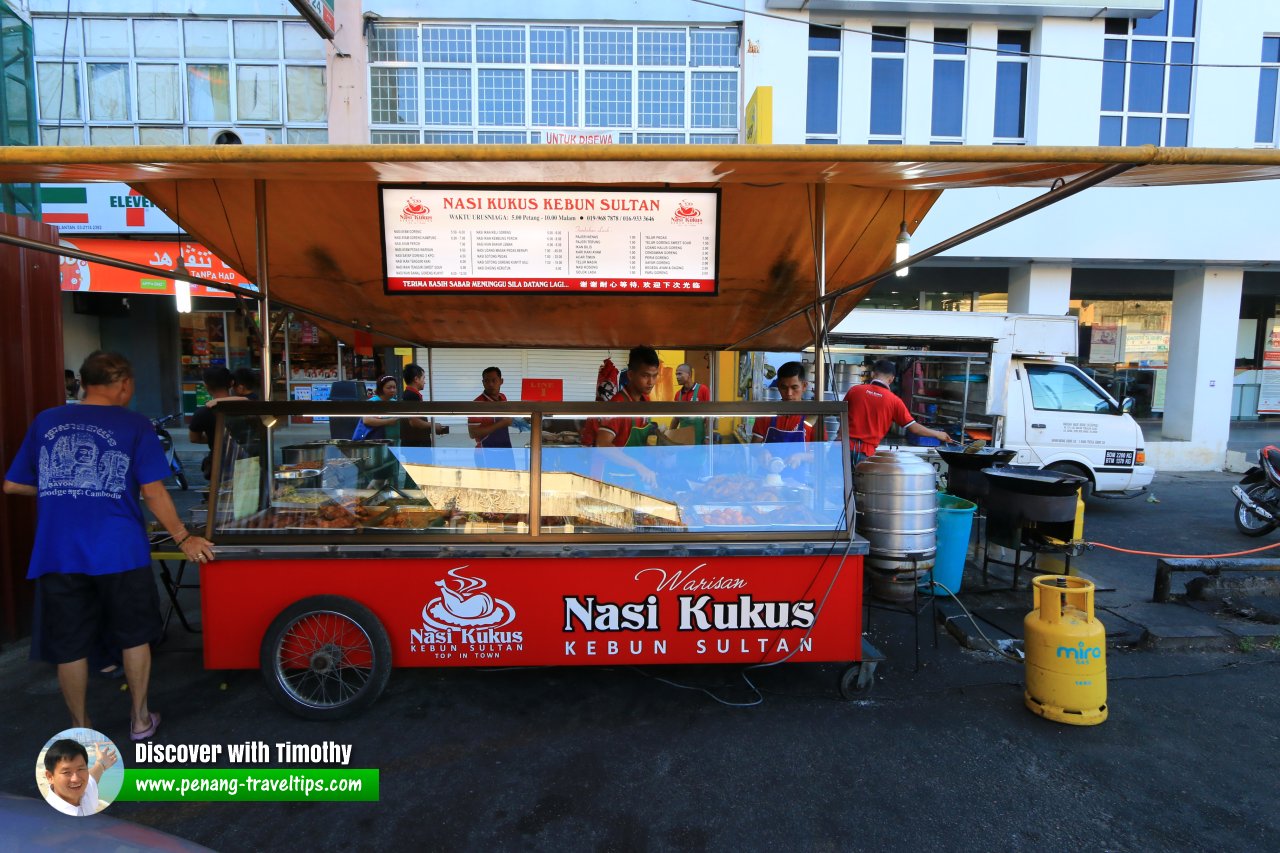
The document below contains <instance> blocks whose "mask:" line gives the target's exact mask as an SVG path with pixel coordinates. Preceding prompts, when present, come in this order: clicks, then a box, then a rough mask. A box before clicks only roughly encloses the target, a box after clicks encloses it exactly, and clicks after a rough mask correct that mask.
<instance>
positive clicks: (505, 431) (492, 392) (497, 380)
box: [467, 367, 512, 448]
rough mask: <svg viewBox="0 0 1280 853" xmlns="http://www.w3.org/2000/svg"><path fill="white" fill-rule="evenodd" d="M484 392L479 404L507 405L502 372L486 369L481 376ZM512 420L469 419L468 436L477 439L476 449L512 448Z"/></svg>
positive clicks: (494, 368) (493, 368)
mask: <svg viewBox="0 0 1280 853" xmlns="http://www.w3.org/2000/svg"><path fill="white" fill-rule="evenodd" d="M480 384H481V385H482V386H484V391H482V392H481V394H480V396H479V397H476V399H475V402H477V403H505V402H507V395H506V394H503V393H502V370H501V369H499V368H497V367H486V368H485V369H484V372H483V373H481V374H480ZM511 424H512V420H511V418H467V434H468V435H470V436H471V437H472V438H473V439H475V442H476V447H480V448H485V447H488V448H502V447H510V446H511V430H510V429H509V428H510V426H511Z"/></svg>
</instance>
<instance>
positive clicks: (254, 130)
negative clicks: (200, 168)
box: [209, 127, 277, 145]
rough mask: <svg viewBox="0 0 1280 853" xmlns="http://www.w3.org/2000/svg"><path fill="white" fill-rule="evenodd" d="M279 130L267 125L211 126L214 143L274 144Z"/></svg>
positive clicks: (210, 140)
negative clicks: (268, 127) (266, 126)
mask: <svg viewBox="0 0 1280 853" xmlns="http://www.w3.org/2000/svg"><path fill="white" fill-rule="evenodd" d="M276 133H277V131H276V130H275V129H274V128H273V129H270V130H268V129H267V128H265V127H224V128H209V142H210V144H212V145H274V144H275V141H276Z"/></svg>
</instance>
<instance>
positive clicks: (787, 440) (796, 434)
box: [764, 415, 804, 459]
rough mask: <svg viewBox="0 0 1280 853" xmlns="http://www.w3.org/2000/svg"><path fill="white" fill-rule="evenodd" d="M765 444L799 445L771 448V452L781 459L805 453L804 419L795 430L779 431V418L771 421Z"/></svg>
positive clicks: (765, 436) (775, 416) (776, 417)
mask: <svg viewBox="0 0 1280 853" xmlns="http://www.w3.org/2000/svg"><path fill="white" fill-rule="evenodd" d="M764 443H765V444H791V445H795V444H799V445H801V446H800V447H786V448H782V447H778V448H774V447H771V448H769V452H770V453H771V454H773V455H774V456H776V457H778V458H780V459H788V458H790V457H791V456H794V455H795V454H796V453H798V452H803V451H804V446H803V445H804V418H801V419H800V423H798V424H797V425H796V428H795V429H778V416H777V415H774V416H773V417H772V418H770V419H769V429H768V431H767V432H765V434H764Z"/></svg>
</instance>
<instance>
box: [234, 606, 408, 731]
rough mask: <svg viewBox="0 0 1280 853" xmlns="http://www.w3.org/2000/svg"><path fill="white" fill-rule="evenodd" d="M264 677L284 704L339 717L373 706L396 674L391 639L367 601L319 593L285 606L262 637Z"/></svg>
mask: <svg viewBox="0 0 1280 853" xmlns="http://www.w3.org/2000/svg"><path fill="white" fill-rule="evenodd" d="M259 662H260V664H261V669H262V676H263V678H265V679H266V682H267V690H268V691H269V692H270V693H271V695H272V696H273V697H274V698H275V699H276V701H278V702H279V703H280V704H281V705H283V706H284V707H285V708H287V709H289V710H290V711H292V712H293V713H294V714H297V715H298V716H299V717H303V718H304V719H308V720H335V719H338V718H340V717H345V716H347V715H348V714H352V713H355V712H357V711H361V710H363V709H365V708H367V707H369V706H370V705H372V704H373V702H374V700H376V699H377V698H378V695H379V694H381V693H382V690H383V688H385V687H386V686H387V679H388V678H389V677H390V676H391V643H390V641H389V640H388V639H387V632H386V630H385V629H384V628H383V627H382V623H381V622H379V621H378V617H377V616H374V615H373V612H372V611H370V610H369V608H367V607H365V606H364V605H363V604H359V603H357V602H355V601H352V600H351V599H349V598H343V597H341V596H337V595H316V596H312V597H311V598H305V599H303V600H302V601H298V602H295V603H294V604H292V605H290V606H289V607H287V608H285V609H284V611H283V612H281V613H280V615H279V616H277V617H276V618H275V621H274V622H272V623H271V627H270V628H268V629H267V633H266V636H264V637H263V638H262V649H261V654H260V661H259Z"/></svg>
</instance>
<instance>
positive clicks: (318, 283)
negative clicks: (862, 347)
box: [0, 145, 1280, 350]
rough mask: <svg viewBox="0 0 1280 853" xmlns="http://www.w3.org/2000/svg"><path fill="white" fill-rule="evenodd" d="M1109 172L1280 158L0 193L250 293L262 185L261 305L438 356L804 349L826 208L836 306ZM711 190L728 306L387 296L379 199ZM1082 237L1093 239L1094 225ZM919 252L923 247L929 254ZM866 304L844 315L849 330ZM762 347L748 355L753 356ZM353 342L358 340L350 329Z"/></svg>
mask: <svg viewBox="0 0 1280 853" xmlns="http://www.w3.org/2000/svg"><path fill="white" fill-rule="evenodd" d="M1113 164H1126V165H1132V166H1133V168H1131V169H1130V170H1129V171H1127V172H1124V173H1123V174H1120V175H1117V176H1114V177H1111V178H1109V179H1108V180H1107V181H1106V182H1105V184H1104V185H1106V186H1128V187H1140V186H1154V185H1174V184H1192V183H1215V182H1226V181H1241V180H1261V179H1274V178H1280V151H1275V150H1256V149H1177V148H1175V149H1162V148H1154V147H1150V146H1148V147H1142V148H1093V147H1090V148H1047V147H1009V146H989V147H969V146H945V147H944V146H783V145H772V146H737V145H733V146H629V145H627V146H598V147H597V146H341V145H322V146H285V145H280V146H206V147H162V148H145V147H130V148H57V147H52V146H49V147H29V148H7V149H2V150H0V182H9V181H27V182H29V181H33V180H35V181H48V182H59V181H61V182H71V181H78V182H83V181H99V180H107V181H123V182H127V183H129V184H131V185H132V186H133V187H135V188H136V189H138V190H139V191H140V192H142V193H143V194H144V195H146V196H147V197H148V198H150V199H152V200H153V201H155V202H156V203H157V204H158V205H159V206H160V207H161V208H162V209H163V210H164V212H165V213H166V214H167V215H168V216H169V217H170V218H172V219H174V220H175V221H177V222H178V223H179V224H180V225H181V226H183V228H184V229H185V230H186V231H187V232H188V233H190V234H191V235H193V236H194V237H195V238H196V239H198V240H199V241H201V242H202V243H204V244H205V245H206V246H208V247H209V248H211V249H212V250H213V251H214V252H215V253H217V255H218V256H219V257H221V258H223V259H225V260H226V262H227V263H228V264H230V265H231V266H232V267H233V268H234V269H235V270H236V271H237V272H239V273H240V274H241V275H242V276H243V277H244V278H246V279H248V280H250V281H259V280H260V277H259V275H258V271H257V269H256V266H257V261H256V248H255V247H256V237H255V234H256V232H255V184H256V182H259V181H261V182H263V185H264V187H265V191H266V224H267V235H268V258H269V269H268V273H269V290H270V295H271V297H272V298H273V299H279V300H282V301H283V302H287V303H290V304H293V305H296V306H299V307H301V308H304V309H310V310H314V311H316V312H318V313H320V314H322V315H325V316H327V317H330V318H333V319H334V321H335V322H334V323H332V324H331V325H332V326H333V327H335V328H336V329H341V328H342V327H343V326H346V327H347V328H348V329H350V328H351V327H353V326H358V327H361V328H365V327H367V326H371V327H372V328H373V329H375V330H377V331H379V332H384V333H386V334H388V335H392V336H395V337H396V338H399V339H402V340H406V341H414V342H418V343H421V344H424V345H433V346H492V345H493V344H494V342H496V341H500V342H502V343H503V344H505V345H510V346H519V347H526V346H547V347H593V346H609V347H620V348H621V347H628V346H631V345H633V344H636V343H648V344H652V345H655V346H663V347H672V348H710V349H721V348H725V347H731V346H735V345H739V346H745V347H746V348H751V349H780V350H781V349H795V348H798V347H801V346H806V345H810V344H812V342H813V339H814V333H813V328H812V325H811V318H806V317H805V316H803V315H797V316H793V317H791V318H790V319H789V320H786V321H785V322H782V323H781V324H779V325H776V327H773V328H771V329H770V331H768V332H767V333H765V334H762V335H757V334H756V333H757V332H759V331H760V330H761V329H765V328H768V327H770V326H772V325H773V324H775V323H778V321H779V320H782V319H783V318H786V317H788V315H791V314H794V313H795V312H797V311H799V310H800V309H802V308H803V307H804V306H805V305H807V304H809V303H811V302H812V301H813V300H814V298H815V296H816V294H817V285H816V281H817V269H818V265H817V263H816V262H815V259H816V257H817V247H818V246H820V245H823V242H822V241H821V240H820V237H819V234H818V229H817V228H816V227H815V224H814V223H815V219H816V205H817V196H818V194H819V193H818V189H819V187H821V188H822V190H823V193H824V194H825V199H824V204H823V212H824V214H825V219H826V228H825V247H826V269H827V285H826V288H827V291H828V292H830V291H834V290H837V289H839V288H841V287H845V286H847V285H850V284H852V283H855V282H859V281H862V280H864V279H866V278H867V277H868V276H873V275H875V274H876V273H877V272H879V271H881V270H884V269H885V268H886V267H888V266H889V265H890V264H891V263H892V260H893V252H894V243H895V238H896V237H897V235H898V232H899V229H900V223H901V222H902V221H903V220H904V218H905V220H906V221H907V223H908V229H909V230H914V228H915V226H916V225H917V224H918V223H919V221H920V220H921V219H922V218H923V217H924V215H925V214H926V213H927V212H928V210H929V208H930V207H931V206H932V204H933V202H934V201H935V200H936V199H937V197H938V194H939V193H940V192H941V191H943V190H945V189H950V188H960V187H990V186H1037V187H1046V188H1048V187H1051V186H1053V185H1054V184H1055V183H1061V182H1066V183H1067V184H1070V183H1071V182H1072V181H1074V180H1076V179H1079V178H1081V177H1082V176H1085V175H1088V174H1090V173H1091V172H1094V171H1095V170H1096V169H1098V168H1100V167H1102V166H1106V165H1113ZM384 183H398V184H412V183H424V184H433V185H434V184H458V185H488V186H512V185H515V186H519V185H537V186H544V187H545V186H547V185H563V186H566V187H583V186H594V187H605V186H616V187H688V188H704V187H719V188H720V190H721V201H722V208H721V218H722V224H721V229H720V246H719V252H720V275H719V293H718V294H717V295H716V296H707V297H684V298H680V299H678V300H673V299H671V298H670V297H667V296H664V295H655V296H635V295H627V296H613V295H605V294H591V295H576V294H575V295H541V294H518V295H497V296H495V295H475V294H431V295H425V294H424V295H420V296H419V295H410V296H404V295H399V296H388V295H386V294H384V293H383V267H382V264H383V258H382V243H381V230H380V227H379V213H378V186H379V184H384ZM1082 227H1087V224H1086V223H1082ZM917 248H919V247H917ZM865 292H866V291H865V289H864V290H861V291H859V292H857V293H854V294H851V295H850V296H849V297H848V298H846V299H844V300H842V301H840V302H839V303H837V304H836V305H835V310H834V311H833V313H832V316H831V321H832V322H833V323H834V322H838V321H839V320H840V319H841V318H842V317H843V316H844V315H845V314H847V313H848V311H849V310H851V309H852V308H853V306H854V305H855V304H856V302H857V300H858V299H859V298H860V297H861V296H863V295H865ZM752 335H755V337H753V338H751V339H750V342H749V344H743V343H742V342H743V341H744V340H746V339H747V338H749V336H752ZM347 337H350V335H349V334H348V335H347Z"/></svg>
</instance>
